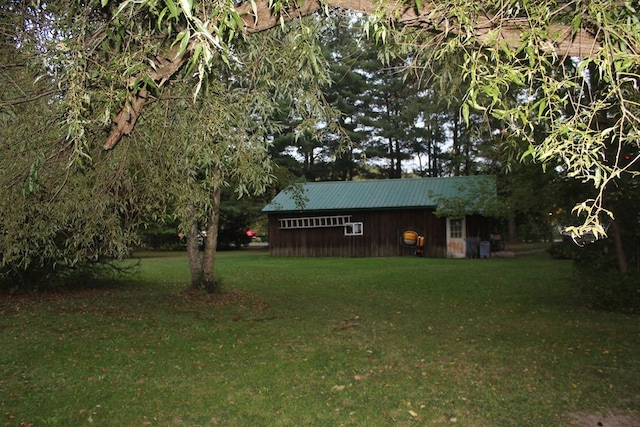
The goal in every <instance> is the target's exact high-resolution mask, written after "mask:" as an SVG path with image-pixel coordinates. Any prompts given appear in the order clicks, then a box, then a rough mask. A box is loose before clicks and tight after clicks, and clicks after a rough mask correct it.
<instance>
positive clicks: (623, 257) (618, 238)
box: [611, 221, 629, 277]
mask: <svg viewBox="0 0 640 427" xmlns="http://www.w3.org/2000/svg"><path fill="white" fill-rule="evenodd" d="M611 228H612V229H613V242H614V244H615V247H616V260H617V261H618V271H620V274H621V275H622V277H625V276H626V275H627V273H628V272H629V265H628V264H627V254H626V253H625V252H624V248H623V247H622V233H621V232H620V227H619V226H618V223H617V222H616V221H613V222H612V223H611Z"/></svg>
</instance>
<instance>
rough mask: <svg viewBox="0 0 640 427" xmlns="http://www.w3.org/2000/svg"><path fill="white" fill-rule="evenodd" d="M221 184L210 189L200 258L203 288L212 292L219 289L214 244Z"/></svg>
mask: <svg viewBox="0 0 640 427" xmlns="http://www.w3.org/2000/svg"><path fill="white" fill-rule="evenodd" d="M221 193H222V187H221V185H219V184H217V185H216V188H215V189H214V190H212V191H211V206H210V207H209V219H208V224H207V237H206V239H207V240H206V244H205V245H204V257H203V260H202V273H203V276H204V288H205V290H206V291H207V292H210V293H214V292H218V291H219V290H220V283H219V282H217V281H216V280H215V275H214V266H215V261H216V246H217V244H218V220H219V218H220V195H221Z"/></svg>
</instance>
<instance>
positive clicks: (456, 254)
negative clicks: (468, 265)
mask: <svg viewBox="0 0 640 427" xmlns="http://www.w3.org/2000/svg"><path fill="white" fill-rule="evenodd" d="M446 234H447V258H466V257H467V224H466V218H465V217H462V218H453V217H447V232H446Z"/></svg>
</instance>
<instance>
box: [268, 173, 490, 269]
mask: <svg viewBox="0 0 640 427" xmlns="http://www.w3.org/2000/svg"><path fill="white" fill-rule="evenodd" d="M480 188H482V191H479V190H478V189H480ZM495 188H496V185H495V178H494V177H490V176H464V177H446V178H411V179H393V180H391V179H389V180H368V181H331V182H309V183H303V184H296V185H294V186H291V187H288V188H286V189H285V190H283V191H282V192H280V193H279V194H278V195H277V196H276V197H275V198H274V199H273V200H272V201H271V203H269V205H267V206H266V207H265V208H264V209H263V210H262V211H263V212H265V213H266V214H267V216H268V227H269V252H270V254H271V255H274V256H294V257H371V256H372V257H388V256H399V255H414V254H420V255H425V256H430V257H455V258H462V257H468V256H478V254H479V252H478V244H479V243H480V242H481V241H488V240H489V237H490V231H491V229H490V227H491V223H490V219H489V218H488V217H485V216H484V215H483V214H482V212H477V211H473V209H474V206H479V204H478V203H476V202H477V198H479V197H485V198H486V197H487V194H489V195H493V196H494V197H495V193H496V191H495ZM446 203H449V204H450V205H454V204H455V205H457V206H458V208H457V209H456V210H457V211H458V212H460V211H466V214H462V215H460V214H458V215H456V216H455V217H443V216H436V215H435V213H434V212H435V210H436V209H437V208H438V207H442V206H440V205H442V204H446ZM463 205H466V206H468V207H467V208H466V209H465V208H464V206H463ZM461 206H462V207H461ZM407 231H413V232H415V234H416V235H417V236H419V239H417V240H416V242H415V243H412V242H411V241H409V244H407V242H405V239H403V235H404V233H405V232H407Z"/></svg>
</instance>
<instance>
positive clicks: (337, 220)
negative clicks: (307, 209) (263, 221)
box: [278, 215, 351, 230]
mask: <svg viewBox="0 0 640 427" xmlns="http://www.w3.org/2000/svg"><path fill="white" fill-rule="evenodd" d="M278 221H280V229H282V230H291V229H296V228H327V227H342V226H344V225H346V224H348V223H350V222H351V215H336V216H311V217H301V218H281V219H279V220H278Z"/></svg>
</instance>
